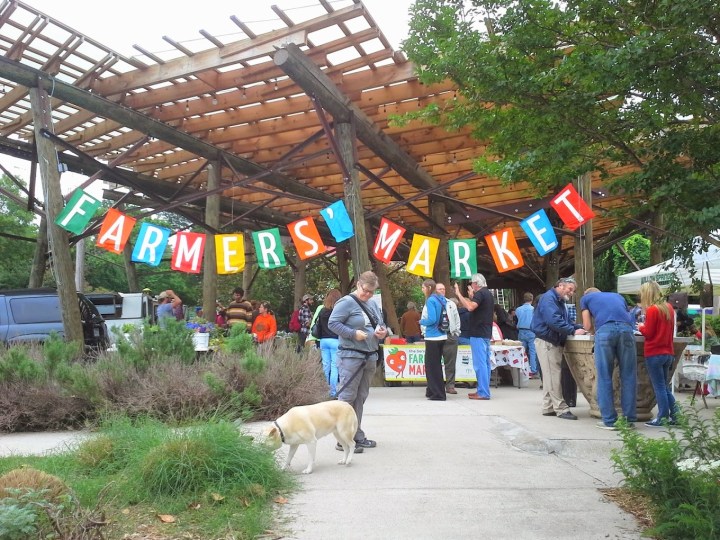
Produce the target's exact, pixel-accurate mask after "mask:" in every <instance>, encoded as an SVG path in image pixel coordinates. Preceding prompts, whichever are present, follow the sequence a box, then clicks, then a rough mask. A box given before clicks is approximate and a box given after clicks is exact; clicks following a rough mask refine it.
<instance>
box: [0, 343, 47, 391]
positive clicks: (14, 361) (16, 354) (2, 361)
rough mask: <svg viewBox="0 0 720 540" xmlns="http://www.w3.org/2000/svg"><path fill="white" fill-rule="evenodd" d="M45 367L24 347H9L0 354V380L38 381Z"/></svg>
mask: <svg viewBox="0 0 720 540" xmlns="http://www.w3.org/2000/svg"><path fill="white" fill-rule="evenodd" d="M44 379H45V369H43V366H42V364H41V363H39V362H36V361H35V360H34V359H33V358H32V357H31V356H30V355H29V353H28V349H27V348H26V347H22V346H20V347H11V348H10V349H7V350H6V351H4V353H2V355H1V356H0V382H40V381H42V380H44Z"/></svg>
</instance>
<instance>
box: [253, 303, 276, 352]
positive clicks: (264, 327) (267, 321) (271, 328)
mask: <svg viewBox="0 0 720 540" xmlns="http://www.w3.org/2000/svg"><path fill="white" fill-rule="evenodd" d="M251 331H252V335H253V338H254V339H255V341H257V342H258V343H265V342H266V341H270V340H272V338H274V337H275V334H277V321H275V315H274V314H273V312H272V310H271V309H270V302H260V305H259V306H258V316H257V317H255V321H254V322H253V324H252V330H251Z"/></svg>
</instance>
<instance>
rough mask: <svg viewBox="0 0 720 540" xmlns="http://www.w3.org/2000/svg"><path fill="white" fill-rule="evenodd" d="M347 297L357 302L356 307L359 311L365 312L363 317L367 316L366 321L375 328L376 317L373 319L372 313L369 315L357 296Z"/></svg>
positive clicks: (376, 323)
mask: <svg viewBox="0 0 720 540" xmlns="http://www.w3.org/2000/svg"><path fill="white" fill-rule="evenodd" d="M349 296H350V298H352V299H353V300H355V301H356V302H357V304H358V306H360V309H362V310H363V311H364V312H365V315H367V316H368V319H370V323H371V324H372V325H373V328H374V327H376V326H377V325H378V320H377V317H375V316H374V315H373V314H372V313H370V311H369V310H368V308H366V307H365V304H363V303H362V302H361V301H360V300H359V299H358V297H357V296H355V295H354V294H350V295H349Z"/></svg>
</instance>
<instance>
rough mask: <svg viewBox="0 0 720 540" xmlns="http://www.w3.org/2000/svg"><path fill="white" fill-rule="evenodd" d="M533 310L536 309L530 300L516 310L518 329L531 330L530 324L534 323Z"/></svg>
mask: <svg viewBox="0 0 720 540" xmlns="http://www.w3.org/2000/svg"><path fill="white" fill-rule="evenodd" d="M533 311H535V308H534V307H533V306H532V304H531V303H530V302H528V303H527V304H523V305H522V306H519V307H518V308H517V309H516V310H515V316H516V317H517V327H518V330H530V325H531V324H532V317H533Z"/></svg>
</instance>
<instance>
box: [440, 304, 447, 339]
mask: <svg viewBox="0 0 720 540" xmlns="http://www.w3.org/2000/svg"><path fill="white" fill-rule="evenodd" d="M438 330H440V331H441V332H445V333H446V334H447V333H448V332H449V331H450V317H448V314H447V309H445V306H443V307H442V311H440V321H439V322H438Z"/></svg>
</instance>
